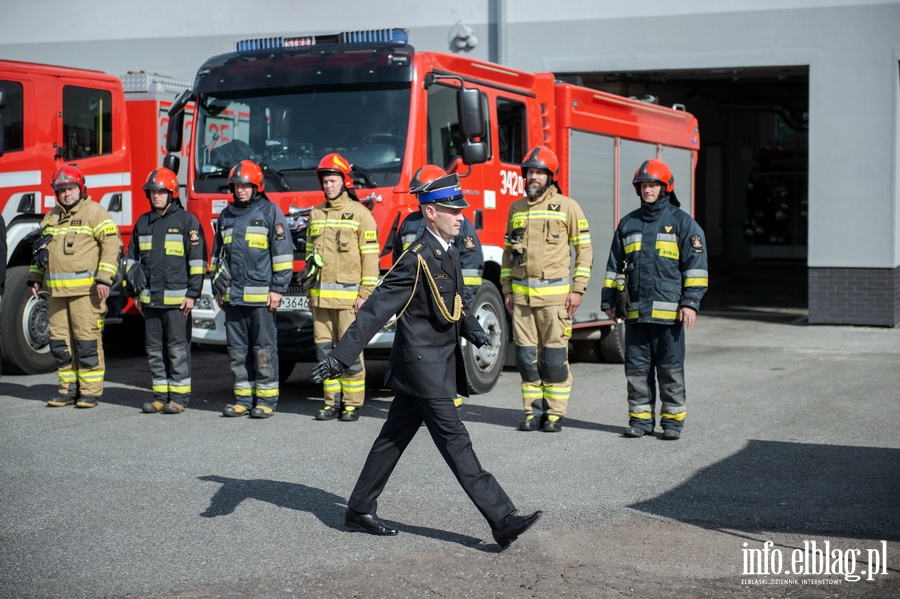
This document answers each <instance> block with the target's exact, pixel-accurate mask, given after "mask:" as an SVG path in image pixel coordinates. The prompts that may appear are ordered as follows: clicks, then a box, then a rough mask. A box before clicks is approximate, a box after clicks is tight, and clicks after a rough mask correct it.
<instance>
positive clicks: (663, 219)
mask: <svg viewBox="0 0 900 599" xmlns="http://www.w3.org/2000/svg"><path fill="white" fill-rule="evenodd" d="M623 271H624V272H625V274H626V275H627V279H628V301H629V303H628V307H627V310H628V315H627V318H626V320H628V321H637V322H651V323H658V324H672V323H673V322H675V321H676V320H678V308H679V307H680V306H687V307H689V308H693V309H694V310H697V311H699V310H700V300H701V299H702V298H703V295H704V294H705V293H706V290H707V288H708V286H709V266H708V260H707V254H706V238H705V235H704V233H703V229H701V228H700V225H698V224H697V222H696V221H695V220H694V219H693V218H691V216H690V215H689V214H688V213H687V212H685V211H684V210H681V209H680V208H677V207H675V206H673V205H672V204H671V203H670V202H669V200H668V198H663V199H660V200H657V201H656V202H654V203H653V204H647V205H644V207H642V208H639V209H638V210H634V211H633V212H631V213H629V214H627V215H626V216H624V217H623V218H622V220H621V221H619V226H618V227H617V228H616V233H615V235H614V236H613V240H612V244H611V247H610V250H609V259H608V260H607V264H606V278H605V279H604V281H603V293H602V297H603V299H602V304H601V308H602V309H604V310H606V309H609V308H613V307H615V305H616V289H617V287H618V285H617V283H616V275H617V274H618V273H621V272H623Z"/></svg>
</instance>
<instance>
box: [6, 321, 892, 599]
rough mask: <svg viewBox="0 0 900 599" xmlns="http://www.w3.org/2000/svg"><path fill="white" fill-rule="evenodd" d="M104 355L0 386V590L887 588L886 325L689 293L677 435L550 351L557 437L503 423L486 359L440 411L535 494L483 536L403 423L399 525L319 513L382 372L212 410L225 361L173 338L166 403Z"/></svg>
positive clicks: (372, 406) (373, 419)
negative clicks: (700, 300)
mask: <svg viewBox="0 0 900 599" xmlns="http://www.w3.org/2000/svg"><path fill="white" fill-rule="evenodd" d="M107 352H108V353H107V355H108V366H107V370H108V376H107V388H106V392H105V394H104V396H103V398H102V402H101V404H100V405H99V406H98V407H97V408H94V409H89V410H79V409H76V408H74V407H66V408H55V409H54V408H47V407H45V403H46V401H47V399H48V398H49V397H51V396H52V395H53V394H54V393H55V387H56V384H55V375H40V376H4V377H3V379H2V381H0V409H2V418H0V523H2V524H0V563H2V564H3V567H2V568H0V596H2V597H8V598H15V599H27V598H58V597H65V598H69V599H80V598H95V597H110V598H125V597H129V598H136V597H141V598H145V597H178V598H183V599H184V598H194V599H198V598H206V597H209V598H213V597H215V598H229V599H230V598H235V599H236V598H239V597H240V598H244V597H258V598H275V599H282V598H289V597H454V598H455V597H538V598H551V597H552V598H557V597H650V598H655V597H722V596H728V597H740V598H742V597H813V598H818V597H866V598H879V597H897V596H900V509H898V508H900V439H898V435H897V431H896V429H895V428H894V427H895V426H897V425H898V423H900V418H898V417H900V402H898V399H897V398H898V395H900V394H898V391H897V390H898V389H900V329H877V328H860V327H832V326H809V325H807V324H806V323H805V319H804V317H803V314H802V311H797V310H794V309H778V308H771V309H764V310H759V311H755V312H754V311H753V310H745V309H720V310H719V311H717V312H716V311H713V313H704V314H702V315H701V317H700V318H699V319H698V323H697V326H696V328H695V329H694V330H693V331H691V332H690V333H689V334H688V360H687V389H688V416H687V420H686V426H685V431H684V436H683V438H682V439H681V440H680V441H676V442H666V441H662V440H661V439H660V438H658V437H649V438H642V439H626V438H623V437H621V435H620V432H621V429H622V428H623V427H624V426H625V425H626V424H627V415H626V403H625V379H624V374H623V371H622V366H621V365H611V364H591V363H576V364H573V365H572V369H573V374H574V377H575V383H574V388H573V396H572V400H571V403H570V407H569V413H568V415H567V417H566V418H565V419H564V421H563V423H564V428H563V431H562V432H561V433H558V434H549V433H543V432H527V433H526V432H520V431H518V430H516V425H517V423H518V422H519V420H520V419H521V416H522V414H521V404H520V400H519V397H518V396H519V390H518V386H519V381H518V374H517V373H516V372H515V371H514V370H509V371H506V372H504V373H503V375H502V376H501V379H500V382H499V384H498V386H497V387H496V388H495V389H494V390H493V391H492V392H491V393H488V394H485V395H480V396H475V397H473V398H471V399H470V400H469V401H468V402H467V403H466V404H465V406H464V408H463V415H464V420H465V422H466V425H467V427H468V428H469V431H470V433H471V436H472V440H473V445H474V447H475V450H476V452H477V453H478V456H479V458H480V460H481V462H482V464H483V466H484V467H485V468H486V469H487V470H489V471H491V472H492V473H493V474H494V475H495V476H496V477H497V479H498V480H499V481H500V483H501V484H502V485H503V486H504V487H505V489H506V491H507V492H508V494H509V495H510V496H511V497H512V499H513V501H514V502H515V503H516V504H517V506H518V507H519V508H520V509H521V510H523V511H526V512H530V511H532V510H535V509H541V510H543V511H544V517H543V518H542V519H541V520H540V522H539V523H538V524H537V525H536V526H535V527H534V528H533V529H532V530H531V531H529V532H528V533H526V534H525V535H523V536H522V537H521V538H520V539H519V540H518V541H516V542H515V543H513V545H512V546H511V547H510V548H509V549H508V550H506V551H504V552H500V551H499V550H498V547H497V546H496V545H495V544H494V543H493V541H492V539H491V535H490V530H489V528H488V526H487V525H486V523H485V522H484V521H483V520H482V519H481V517H480V515H479V514H478V512H477V511H476V510H475V508H474V507H473V506H472V504H471V503H470V501H469V500H468V498H467V497H466V496H465V494H464V493H463V492H462V490H461V489H460V487H459V486H458V485H457V483H456V481H455V480H454V479H453V476H452V474H451V472H450V470H449V468H447V466H446V465H445V464H444V462H443V461H442V459H441V457H440V455H439V454H438V452H437V451H436V450H435V448H434V446H433V444H432V443H431V440H430V438H429V437H428V434H427V431H426V430H425V429H422V431H421V433H420V434H419V435H418V436H417V437H416V439H415V440H414V441H413V443H412V444H411V445H410V447H409V449H408V450H407V452H406V455H404V456H403V458H402V459H401V461H400V463H399V465H398V467H397V469H396V470H395V472H394V475H393V477H392V478H391V481H390V483H389V484H388V486H387V489H386V490H385V492H384V494H383V495H382V497H381V500H380V502H379V515H380V516H381V517H382V518H384V519H385V520H387V521H388V522H389V523H391V524H392V525H395V526H396V528H398V529H399V530H400V534H399V535H398V536H396V537H388V538H377V537H371V536H368V535H364V534H358V533H356V534H354V533H349V532H346V531H345V530H344V529H343V525H342V515H343V511H344V509H345V506H346V503H345V501H346V497H347V495H348V494H349V492H350V490H351V489H352V487H353V485H354V483H355V481H356V477H357V475H358V473H359V470H360V468H361V466H362V463H363V460H364V459H365V455H366V452H367V451H368V449H369V447H370V445H371V443H372V441H373V440H374V438H375V436H376V435H377V433H378V430H379V428H380V426H381V424H382V423H383V420H384V417H385V415H386V412H387V409H388V407H389V402H390V398H391V395H390V393H389V392H387V391H384V390H372V389H370V391H369V394H368V399H367V403H366V406H365V408H364V411H363V416H362V418H361V419H360V421H359V422H356V423H345V422H339V421H331V422H318V421H315V420H314V419H313V414H314V412H315V411H316V410H317V409H318V408H319V407H320V399H319V398H320V397H321V396H320V390H319V389H318V387H316V386H313V385H311V384H310V383H309V370H310V368H309V367H308V365H303V366H300V367H298V368H297V369H296V370H295V372H294V373H293V374H292V376H291V378H290V379H289V380H288V381H287V383H285V384H284V385H283V387H282V397H281V401H280V403H279V407H278V411H277V413H276V415H275V417H273V418H271V419H268V420H251V419H248V418H236V419H230V418H225V417H223V416H221V409H222V407H223V406H224V405H225V404H226V403H229V402H230V386H231V375H230V371H229V369H228V361H227V356H226V355H225V354H223V353H216V352H207V351H200V350H195V352H194V365H195V368H194V375H193V384H194V390H195V391H194V400H193V403H192V405H191V406H190V408H189V409H188V410H187V411H186V412H185V413H184V414H180V415H166V414H158V415H156V414H154V415H148V414H143V413H141V411H140V406H141V405H142V404H143V403H144V402H145V401H148V400H149V399H150V397H151V394H150V390H149V375H148V372H147V368H146V360H145V358H144V357H143V355H142V353H141V340H140V337H139V336H130V337H128V336H126V338H124V339H121V338H120V339H118V340H117V341H116V342H115V343H108V344H107ZM371 366H372V368H371V369H370V370H371V371H372V372H371V375H370V377H369V379H370V387H372V386H375V387H377V386H378V381H379V380H380V379H379V377H380V374H381V372H383V364H373V365H371ZM767 542H770V543H771V544H768V543H767ZM826 556H827V559H826ZM826 562H827V565H826ZM826 568H827V569H826ZM857 578H858V579H857Z"/></svg>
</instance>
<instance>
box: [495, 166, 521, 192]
mask: <svg viewBox="0 0 900 599" xmlns="http://www.w3.org/2000/svg"><path fill="white" fill-rule="evenodd" d="M500 193H501V194H502V195H508V196H516V197H521V196H523V195H525V183H524V180H523V179H522V174H521V173H520V172H518V171H508V170H505V169H503V170H501V171H500Z"/></svg>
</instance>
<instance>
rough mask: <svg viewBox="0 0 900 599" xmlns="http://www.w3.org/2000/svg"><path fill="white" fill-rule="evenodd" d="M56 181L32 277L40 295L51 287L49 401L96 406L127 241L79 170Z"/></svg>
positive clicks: (69, 169) (59, 173) (70, 169)
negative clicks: (109, 305)
mask: <svg viewBox="0 0 900 599" xmlns="http://www.w3.org/2000/svg"><path fill="white" fill-rule="evenodd" d="M51 185H52V187H53V191H54V192H55V193H56V202H57V203H56V206H54V207H53V208H52V209H51V210H50V212H49V213H47V216H45V217H44V220H43V221H41V228H40V231H41V238H40V239H38V240H37V242H36V244H35V260H34V263H33V264H32V265H31V268H30V270H29V280H28V284H29V285H30V286H31V293H32V295H34V297H35V299H38V298H39V296H38V292H39V291H40V290H41V287H44V286H46V287H47V288H48V289H49V290H50V300H49V302H48V307H49V311H50V353H52V354H53V357H54V358H55V359H56V366H57V370H58V374H59V397H58V398H57V399H52V400H50V401H49V402H47V405H48V406H50V407H54V408H55V407H61V406H66V405H70V404H72V403H74V404H75V406H76V407H79V408H93V407H94V406H96V405H97V403H98V402H99V400H100V396H101V395H102V394H103V377H104V375H105V374H106V365H105V363H104V360H103V319H104V318H105V317H106V298H107V297H109V288H110V287H111V286H112V284H113V281H114V280H115V278H116V273H117V272H118V270H119V256H120V254H121V252H122V241H121V239H120V238H119V230H118V228H116V224H115V223H114V222H113V219H112V217H111V216H110V215H109V212H107V211H106V209H105V208H103V206H101V205H100V204H98V203H96V202H93V201H91V199H90V197H88V195H87V187H86V186H85V183H84V175H83V174H82V173H81V171H80V170H78V168H77V167H74V166H69V165H66V166H62V167H60V168H58V169H57V170H56V172H55V173H53V178H52V180H51Z"/></svg>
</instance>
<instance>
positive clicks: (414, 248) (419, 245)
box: [406, 241, 425, 254]
mask: <svg viewBox="0 0 900 599" xmlns="http://www.w3.org/2000/svg"><path fill="white" fill-rule="evenodd" d="M423 247H425V244H424V243H422V242H421V241H420V242H419V243H417V244H416V245H414V246H412V247H410V248H407V250H406V251H408V252H412V253H414V254H418V253H419V251H420V250H421V249H422V248H423Z"/></svg>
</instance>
